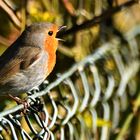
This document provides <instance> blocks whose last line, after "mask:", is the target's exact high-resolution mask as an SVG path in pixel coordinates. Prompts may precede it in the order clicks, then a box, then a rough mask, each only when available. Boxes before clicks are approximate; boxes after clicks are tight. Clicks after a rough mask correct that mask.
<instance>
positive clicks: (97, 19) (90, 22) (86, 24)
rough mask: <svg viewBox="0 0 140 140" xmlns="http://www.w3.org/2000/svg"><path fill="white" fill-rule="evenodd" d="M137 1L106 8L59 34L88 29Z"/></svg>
mask: <svg viewBox="0 0 140 140" xmlns="http://www.w3.org/2000/svg"><path fill="white" fill-rule="evenodd" d="M137 3H138V0H130V1H127V2H125V3H123V4H121V5H119V6H116V7H114V8H112V9H109V10H106V11H104V12H103V13H102V14H101V15H99V16H96V17H94V18H93V19H91V20H88V21H85V22H84V23H82V24H80V25H75V26H74V27H72V28H70V29H68V30H67V31H65V32H61V33H60V34H59V37H62V36H64V35H68V34H72V33H76V32H78V31H80V30H84V29H88V28H90V27H92V26H94V25H97V24H98V23H100V22H102V21H104V20H105V19H107V18H109V17H111V16H112V15H114V14H115V13H117V12H120V10H122V9H126V8H128V7H130V6H133V5H134V4H137Z"/></svg>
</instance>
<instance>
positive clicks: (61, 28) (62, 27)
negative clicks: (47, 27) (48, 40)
mask: <svg viewBox="0 0 140 140" xmlns="http://www.w3.org/2000/svg"><path fill="white" fill-rule="evenodd" d="M66 28H67V26H59V27H58V31H57V32H60V31H64V30H65V29H66Z"/></svg>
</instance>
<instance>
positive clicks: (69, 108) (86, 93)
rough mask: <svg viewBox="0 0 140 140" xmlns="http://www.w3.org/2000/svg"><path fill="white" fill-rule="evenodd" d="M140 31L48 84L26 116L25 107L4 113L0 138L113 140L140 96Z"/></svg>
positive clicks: (32, 96) (0, 118) (113, 42)
mask: <svg viewBox="0 0 140 140" xmlns="http://www.w3.org/2000/svg"><path fill="white" fill-rule="evenodd" d="M139 31H140V27H139V26H137V27H135V28H134V29H132V30H131V31H130V32H129V33H128V34H127V35H126V36H125V39H126V40H127V43H126V44H122V43H121V41H120V39H119V38H115V39H112V40H110V41H109V42H107V43H105V44H104V45H103V46H101V47H100V48H99V49H97V51H95V52H94V53H93V54H91V55H89V56H87V57H86V58H85V59H84V60H83V61H81V62H79V63H77V64H75V65H74V66H72V67H71V68H70V69H69V70H68V71H66V72H65V73H63V74H58V78H57V79H56V80H55V81H54V82H52V83H51V84H48V83H47V82H46V81H45V82H44V84H43V85H41V88H40V89H41V90H40V89H36V90H34V91H33V92H32V93H34V94H32V93H29V98H28V100H27V101H28V103H30V107H29V108H28V109H27V111H26V113H25V114H22V113H21V110H22V109H23V105H17V106H16V107H15V108H12V109H10V110H6V111H3V112H1V113H0V133H1V135H0V139H6V138H5V137H8V136H9V137H11V138H12V139H14V140H18V139H23V140H26V139H28V140H32V139H34V140H35V139H40V140H46V139H50V140H54V139H61V140H68V139H69V140H91V139H100V140H107V139H109V138H110V139H113V137H114V136H115V134H117V132H118V131H119V127H120V126H121V124H122V123H123V122H125V120H126V119H127V118H126V116H125V113H127V112H128V108H129V106H131V102H130V100H131V99H133V98H136V97H137V95H138V90H137V89H138V88H137V87H138V86H137V83H138V80H139V78H137V73H138V71H139V65H140V62H139V47H138V41H137V40H136V36H138V35H139ZM122 133H123V132H122ZM120 137H121V136H120ZM117 138H118V139H119V136H118V137H117ZM120 139H121V138H120Z"/></svg>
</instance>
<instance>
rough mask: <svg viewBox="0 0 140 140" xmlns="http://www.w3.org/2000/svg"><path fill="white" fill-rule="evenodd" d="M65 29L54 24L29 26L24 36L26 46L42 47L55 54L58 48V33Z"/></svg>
mask: <svg viewBox="0 0 140 140" xmlns="http://www.w3.org/2000/svg"><path fill="white" fill-rule="evenodd" d="M62 28H63V26H61V27H58V26H57V25H55V24H52V23H46V22H40V23H34V24H32V25H30V26H28V27H27V28H26V29H25V31H24V32H23V34H22V42H23V43H25V45H26V44H27V45H31V46H35V47H41V48H42V49H44V50H46V51H50V53H51V51H52V53H53V52H55V51H56V49H57V46H58V39H57V38H56V35H57V33H58V32H59V31H60V30H61V29H62Z"/></svg>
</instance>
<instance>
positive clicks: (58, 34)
mask: <svg viewBox="0 0 140 140" xmlns="http://www.w3.org/2000/svg"><path fill="white" fill-rule="evenodd" d="M66 28H67V26H59V27H58V31H57V34H56V39H57V40H59V41H65V40H64V39H61V38H59V37H60V36H61V34H62V32H64V31H65V29H66Z"/></svg>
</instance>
